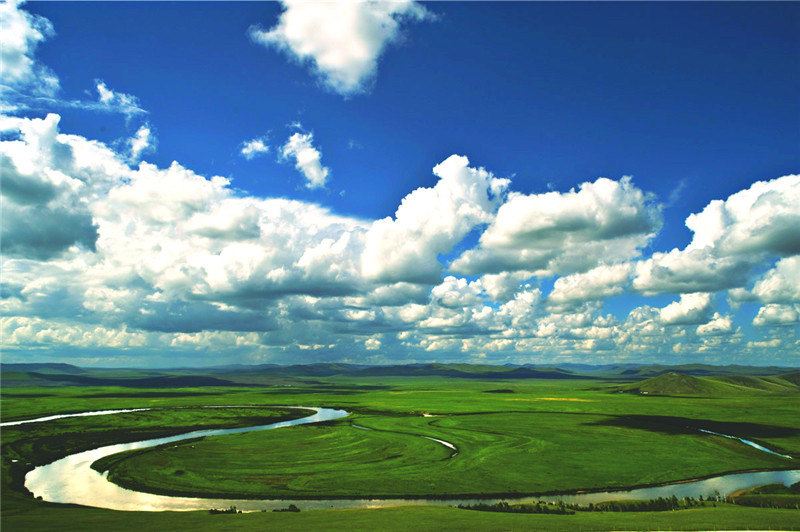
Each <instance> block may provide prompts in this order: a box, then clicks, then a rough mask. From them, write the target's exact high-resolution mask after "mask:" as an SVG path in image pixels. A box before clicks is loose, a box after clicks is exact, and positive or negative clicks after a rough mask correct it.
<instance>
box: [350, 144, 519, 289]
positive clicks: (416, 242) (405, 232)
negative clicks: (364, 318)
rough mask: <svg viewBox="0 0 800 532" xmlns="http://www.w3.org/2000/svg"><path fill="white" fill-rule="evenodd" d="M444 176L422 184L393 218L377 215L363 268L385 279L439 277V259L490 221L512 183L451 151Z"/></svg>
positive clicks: (441, 169)
mask: <svg viewBox="0 0 800 532" xmlns="http://www.w3.org/2000/svg"><path fill="white" fill-rule="evenodd" d="M433 173H434V174H435V175H436V176H437V177H439V181H438V182H437V183H436V185H434V186H433V187H428V188H418V189H417V190H415V191H413V192H412V193H410V194H409V195H407V196H406V197H405V198H403V201H402V202H401V203H400V206H399V207H398V208H397V211H396V212H395V215H394V218H391V217H386V218H384V219H382V220H377V221H376V222H375V223H373V224H372V227H370V230H369V232H368V233H367V235H366V244H365V249H364V254H363V255H362V257H361V268H362V271H363V273H364V275H365V276H366V277H368V278H371V279H375V280H381V281H398V280H414V281H418V282H435V281H436V280H438V278H439V275H440V273H441V264H440V262H439V260H438V255H439V254H440V253H446V252H448V251H449V250H450V249H452V247H453V246H454V245H455V244H457V243H458V242H460V241H461V240H462V239H463V238H464V237H465V236H466V235H467V233H469V231H470V230H472V228H474V227H475V226H477V225H478V224H481V223H487V222H489V221H490V220H491V219H492V217H493V215H494V212H495V211H496V210H497V207H498V205H499V204H500V203H501V202H502V198H503V194H504V192H505V190H506V188H507V187H508V185H509V181H508V180H507V179H501V178H497V177H495V176H494V175H492V174H491V173H490V172H488V171H487V170H485V169H483V168H472V167H470V166H469V160H468V159H467V158H466V157H463V156H460V155H451V156H450V157H448V158H447V159H446V160H445V161H443V162H441V163H439V164H438V165H436V166H435V167H434V169H433Z"/></svg>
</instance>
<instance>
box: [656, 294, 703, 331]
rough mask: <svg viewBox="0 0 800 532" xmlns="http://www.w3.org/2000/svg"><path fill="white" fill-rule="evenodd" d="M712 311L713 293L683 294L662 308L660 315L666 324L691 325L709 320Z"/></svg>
mask: <svg viewBox="0 0 800 532" xmlns="http://www.w3.org/2000/svg"><path fill="white" fill-rule="evenodd" d="M710 311H711V294H707V293H701V292H699V293H694V294H681V297H680V299H679V300H678V301H674V302H672V303H670V304H669V305H667V306H666V307H664V308H662V309H661V312H659V317H660V318H661V321H662V323H664V324H666V325H691V324H697V323H704V322H706V321H708V316H709V312H710Z"/></svg>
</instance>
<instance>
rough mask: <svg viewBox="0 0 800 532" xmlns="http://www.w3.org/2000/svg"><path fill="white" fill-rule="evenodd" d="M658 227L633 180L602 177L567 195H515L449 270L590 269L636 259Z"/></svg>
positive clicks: (656, 211) (554, 271)
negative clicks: (601, 264) (476, 242)
mask: <svg viewBox="0 0 800 532" xmlns="http://www.w3.org/2000/svg"><path fill="white" fill-rule="evenodd" d="M660 225H661V215H660V208H659V207H658V206H657V205H655V203H654V202H653V198H651V197H650V196H648V195H647V194H645V193H644V192H642V191H641V190H639V189H638V188H636V187H635V186H634V185H633V183H632V182H631V180H630V179H629V178H623V179H621V180H619V181H613V180H611V179H606V178H600V179H598V180H597V181H595V182H593V183H583V184H582V185H581V186H580V188H579V189H578V190H577V191H576V190H575V189H572V190H570V191H568V192H564V193H561V192H547V193H544V194H531V195H525V194H519V193H511V194H509V198H508V201H506V202H505V203H504V204H503V205H502V206H501V207H500V209H499V211H498V212H497V216H496V217H495V218H494V220H493V221H492V223H491V224H490V225H489V227H488V228H487V229H486V231H485V232H484V233H483V234H482V235H481V237H480V246H479V247H478V248H476V249H471V250H468V251H466V252H464V253H463V254H462V255H461V256H460V257H458V258H457V259H456V260H455V261H453V263H452V264H451V267H452V268H453V269H454V270H455V271H459V272H462V273H465V274H475V273H499V272H503V271H521V270H526V271H534V272H535V273H536V274H537V275H542V276H546V275H553V274H562V273H571V272H580V271H586V270H589V269H591V268H593V267H594V266H596V265H597V264H598V263H601V262H617V261H624V260H627V259H630V258H632V257H635V256H636V255H638V254H639V252H640V249H641V248H642V247H643V246H644V245H645V244H647V242H648V241H649V240H650V239H651V238H652V237H653V236H654V235H655V233H656V231H657V230H658V229H659V228H660Z"/></svg>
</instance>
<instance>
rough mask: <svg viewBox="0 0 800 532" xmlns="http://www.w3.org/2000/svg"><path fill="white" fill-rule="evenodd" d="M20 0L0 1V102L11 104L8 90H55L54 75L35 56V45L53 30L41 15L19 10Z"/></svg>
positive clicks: (49, 93) (42, 93)
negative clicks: (7, 99)
mask: <svg viewBox="0 0 800 532" xmlns="http://www.w3.org/2000/svg"><path fill="white" fill-rule="evenodd" d="M22 4H23V2H21V1H17V0H9V1H6V2H3V3H1V4H0V27H1V28H3V31H2V32H0V64H2V65H3V78H2V81H1V82H0V98H2V100H3V101H0V104H2V105H3V106H11V107H13V104H10V103H9V102H7V101H5V100H6V98H8V97H10V96H12V95H11V94H9V93H15V92H25V93H30V94H32V95H35V96H52V95H53V94H55V93H56V91H58V88H59V81H58V77H57V76H56V75H55V74H54V73H53V71H52V70H50V69H49V68H48V67H46V66H45V65H42V64H41V63H39V62H38V61H37V60H36V58H35V55H34V54H35V52H36V48H37V47H38V46H39V44H41V43H42V42H44V41H45V40H47V39H49V38H50V37H52V36H53V35H54V34H55V32H54V30H53V25H52V24H51V23H50V21H49V20H47V19H46V18H44V17H41V16H39V15H33V14H31V13H28V12H26V11H24V10H22V9H20V6H21V5H22Z"/></svg>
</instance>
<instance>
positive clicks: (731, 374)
mask: <svg viewBox="0 0 800 532" xmlns="http://www.w3.org/2000/svg"><path fill="white" fill-rule="evenodd" d="M662 375H680V376H681V377H682V378H685V379H684V381H685V380H686V379H689V378H701V377H707V376H715V377H725V378H727V379H728V382H729V383H734V384H735V379H736V378H758V377H766V376H775V375H784V376H783V377H782V378H783V379H786V380H788V381H789V382H791V379H792V378H795V379H800V377H797V375H798V373H797V372H794V373H792V370H791V369H790V368H784V367H774V366H766V367H755V366H738V365H731V366H712V365H707V364H688V365H678V366H666V365H657V364H650V365H645V364H613V365H600V366H592V365H587V364H560V365H557V366H544V365H541V366H540V365H533V364H526V365H479V364H440V363H428V364H405V365H389V366H368V365H358V364H339V363H319V364H302V365H300V364H298V365H290V366H280V365H276V364H261V365H252V366H248V365H241V364H234V365H225V366H217V367H210V368H174V369H134V368H81V367H78V366H74V365H71V364H65V363H42V364H38V363H23V364H13V363H12V364H0V377H2V383H3V386H56V385H75V386H130V387H137V388H154V387H186V386H238V385H268V384H272V383H274V382H276V381H280V380H282V379H284V380H285V379H289V380H291V379H302V378H323V377H334V376H346V377H449V378H459V379H480V380H504V379H601V380H612V381H638V380H641V379H652V378H657V377H659V376H662ZM669 379H672V381H669ZM740 380H741V379H740ZM666 381H669V382H666ZM673 381H675V382H673ZM678 381H681V379H677V380H676V379H675V378H673V377H670V378H667V379H665V382H666V388H669V389H671V388H674V387H676V386H677V388H678V389H680V390H684V389H686V390H689V391H691V388H692V386H694V385H697V384H698V383H697V382H695V381H690V382H688V383H687V382H683V381H681V382H678ZM645 382H647V381H645ZM783 382H786V381H783ZM655 383H656V384H657V386H655V387H654V388H653V387H651V388H648V387H647V386H650V385H647V386H646V387H644V388H641V390H638V389H636V390H633V389H632V390H630V391H632V392H634V393H636V391H645V392H648V393H649V391H652V392H653V393H659V392H658V391H657V390H658V386H660V385H663V384H665V383H664V382H661V381H658V380H657V381H655ZM659 383H660V384H659ZM750 384H753V383H752V382H751V383H750ZM673 391H674V390H673ZM668 392H669V390H668V389H667V390H666V391H665V393H668ZM681 393H682V392H681Z"/></svg>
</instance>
